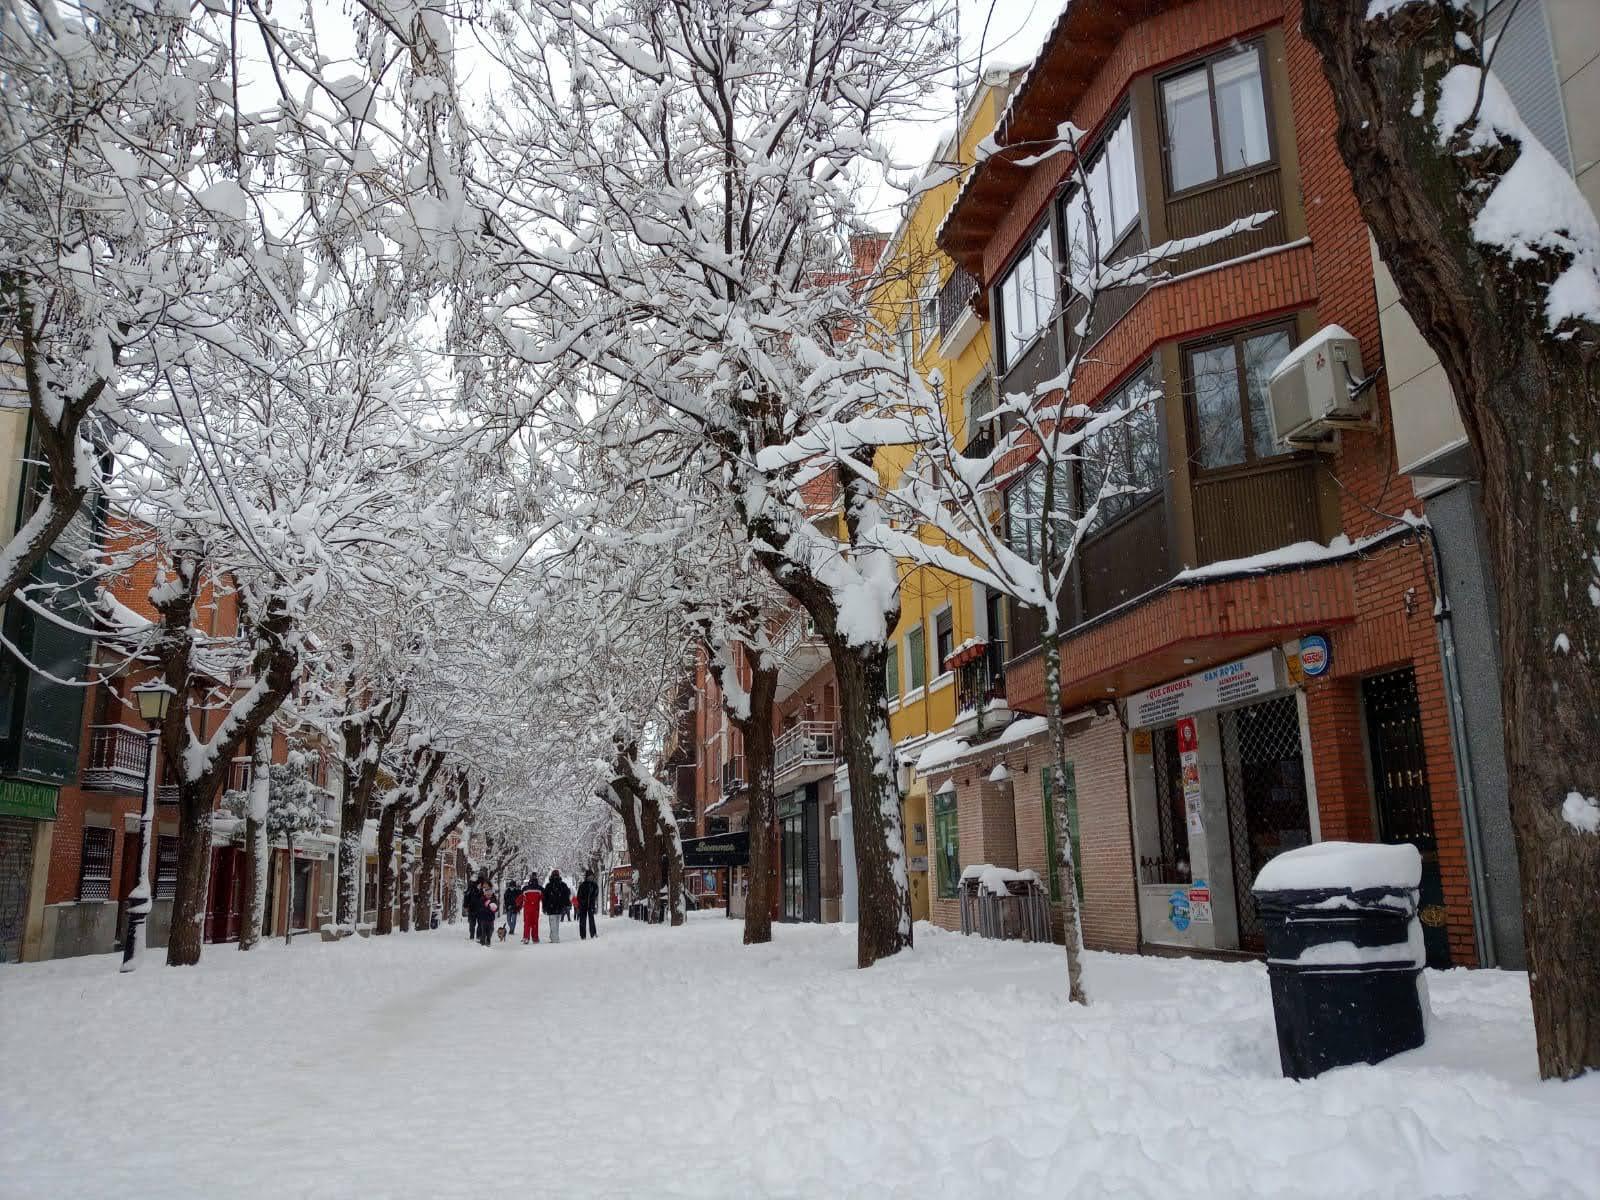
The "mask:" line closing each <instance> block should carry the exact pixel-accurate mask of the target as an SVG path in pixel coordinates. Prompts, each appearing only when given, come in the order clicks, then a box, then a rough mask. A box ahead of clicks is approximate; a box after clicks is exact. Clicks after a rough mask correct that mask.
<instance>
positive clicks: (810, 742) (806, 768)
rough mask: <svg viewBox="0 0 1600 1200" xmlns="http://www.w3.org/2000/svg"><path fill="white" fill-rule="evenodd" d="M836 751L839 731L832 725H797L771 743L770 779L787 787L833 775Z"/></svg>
mask: <svg viewBox="0 0 1600 1200" xmlns="http://www.w3.org/2000/svg"><path fill="white" fill-rule="evenodd" d="M838 751H839V744H838V727H837V726H836V725H835V724H834V723H833V722H832V721H796V722H795V723H794V724H793V725H791V726H789V728H788V729H785V730H784V731H783V732H782V733H780V734H779V735H778V737H777V739H776V741H774V743H773V746H772V752H773V753H772V766H773V778H774V780H775V781H776V782H778V783H780V784H782V785H784V786H790V787H792V786H795V785H797V784H801V783H809V782H811V781H812V780H813V779H820V778H821V777H822V776H824V775H826V774H829V773H830V772H832V770H833V767H834V763H835V762H837V761H838Z"/></svg>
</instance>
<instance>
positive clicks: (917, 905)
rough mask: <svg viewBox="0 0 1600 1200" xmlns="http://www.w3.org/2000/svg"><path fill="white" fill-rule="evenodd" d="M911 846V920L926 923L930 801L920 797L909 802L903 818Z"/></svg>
mask: <svg viewBox="0 0 1600 1200" xmlns="http://www.w3.org/2000/svg"><path fill="white" fill-rule="evenodd" d="M902 821H903V823H904V827H905V829H906V832H907V836H908V837H909V839H910V842H911V846H910V850H909V858H910V860H911V871H910V876H911V919H912V920H913V921H926V920H928V916H929V909H928V800H927V797H926V796H918V797H917V798H916V799H914V800H907V801H906V805H905V813H904V816H903V817H902Z"/></svg>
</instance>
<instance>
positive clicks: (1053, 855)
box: [1039, 763, 1083, 904]
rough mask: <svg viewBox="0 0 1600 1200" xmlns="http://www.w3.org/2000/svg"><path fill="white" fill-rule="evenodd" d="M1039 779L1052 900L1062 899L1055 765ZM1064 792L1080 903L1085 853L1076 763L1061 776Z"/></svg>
mask: <svg viewBox="0 0 1600 1200" xmlns="http://www.w3.org/2000/svg"><path fill="white" fill-rule="evenodd" d="M1039 776H1040V779H1039V782H1040V784H1041V786H1042V787H1043V789H1044V849H1045V853H1046V854H1047V855H1049V857H1050V899H1051V900H1052V901H1059V900H1060V899H1061V851H1060V845H1061V826H1060V824H1059V823H1058V821H1057V818H1056V789H1055V786H1054V783H1055V780H1054V778H1053V777H1054V768H1052V767H1044V768H1042V769H1041V770H1040V772H1039ZM1061 780H1062V788H1061V795H1062V796H1063V797H1064V798H1065V800H1066V808H1067V836H1068V837H1069V838H1071V840H1072V884H1073V887H1072V890H1073V891H1074V892H1075V893H1076V894H1077V897H1078V903H1079V904H1082V903H1083V856H1082V854H1081V853H1080V852H1079V846H1080V844H1081V842H1080V839H1079V837H1078V771H1077V767H1076V764H1074V763H1068V764H1067V770H1066V774H1064V775H1063V776H1062V777H1061Z"/></svg>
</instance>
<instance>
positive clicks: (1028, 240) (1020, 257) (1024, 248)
mask: <svg viewBox="0 0 1600 1200" xmlns="http://www.w3.org/2000/svg"><path fill="white" fill-rule="evenodd" d="M1041 238H1043V239H1044V240H1045V242H1046V243H1047V245H1046V246H1045V257H1046V259H1047V260H1048V262H1049V266H1050V274H1051V275H1052V276H1054V279H1055V288H1054V290H1053V292H1052V293H1051V296H1052V299H1051V303H1050V309H1049V311H1048V312H1047V313H1046V314H1045V316H1044V319H1043V320H1041V321H1040V322H1039V327H1038V328H1037V329H1035V330H1034V331H1033V332H1032V333H1031V334H1029V335H1028V337H1027V338H1026V339H1024V340H1023V341H1021V342H1019V343H1018V344H1017V349H1016V352H1015V353H1009V352H1008V351H1007V346H1008V344H1009V341H1010V337H1011V334H1010V331H1009V329H1008V327H1007V324H1006V302H1005V288H1006V282H1007V281H1008V280H1009V279H1010V278H1011V277H1012V276H1013V275H1014V274H1016V272H1017V271H1018V270H1020V269H1021V267H1022V265H1023V264H1024V263H1025V262H1028V261H1030V260H1031V259H1032V258H1033V254H1034V247H1035V246H1037V245H1038V244H1039V240H1040V239H1041ZM1060 266H1061V263H1060V259H1059V256H1058V255H1057V254H1056V230H1055V206H1054V205H1051V206H1050V211H1049V212H1047V213H1045V215H1044V217H1043V218H1042V219H1041V220H1040V221H1039V223H1038V224H1037V225H1035V226H1034V227H1033V228H1032V229H1030V230H1029V231H1028V235H1027V236H1026V237H1024V238H1023V239H1022V243H1021V247H1020V249H1019V250H1018V251H1017V253H1016V255H1014V256H1013V257H1012V259H1011V261H1010V262H1009V263H1007V264H1006V268H1005V270H1003V271H1001V272H1000V280H999V282H998V283H997V284H996V285H995V289H994V303H993V305H992V308H991V311H992V312H994V313H995V314H996V316H997V317H998V319H997V320H996V321H995V323H994V324H995V339H994V343H995V359H996V361H997V362H998V364H999V374H1000V375H1001V376H1004V375H1005V374H1007V373H1008V372H1010V371H1011V370H1013V369H1014V368H1015V367H1016V365H1017V363H1019V362H1020V361H1022V360H1023V359H1024V358H1026V357H1027V356H1028V354H1029V352H1030V351H1032V350H1033V348H1034V347H1035V346H1036V345H1038V342H1039V339H1040V338H1041V337H1043V336H1044V335H1045V334H1046V333H1048V332H1049V331H1050V328H1051V326H1053V325H1054V324H1055V322H1056V318H1058V317H1059V316H1060V315H1061V277H1060V273H1059V272H1060ZM996 395H998V389H996Z"/></svg>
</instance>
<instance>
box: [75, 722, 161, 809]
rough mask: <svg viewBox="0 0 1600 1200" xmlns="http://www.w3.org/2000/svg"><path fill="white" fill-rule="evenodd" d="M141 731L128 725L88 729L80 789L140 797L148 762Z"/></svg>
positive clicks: (146, 748) (142, 791)
mask: <svg viewBox="0 0 1600 1200" xmlns="http://www.w3.org/2000/svg"><path fill="white" fill-rule="evenodd" d="M147 754H148V746H147V743H146V741H145V734H144V731H143V730H140V729H135V728H133V726H131V725H93V726H90V728H89V765H88V766H87V767H85V768H84V771H83V786H84V788H85V789H86V790H88V791H94V792H126V793H128V794H130V795H134V796H138V795H142V794H143V793H144V773H145V768H146V765H147V764H148V762H149V759H148V758H147Z"/></svg>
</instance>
